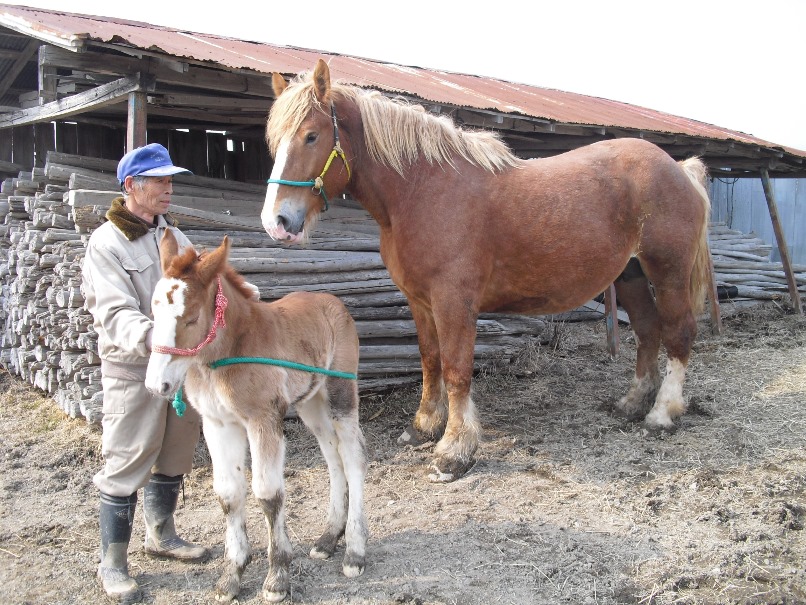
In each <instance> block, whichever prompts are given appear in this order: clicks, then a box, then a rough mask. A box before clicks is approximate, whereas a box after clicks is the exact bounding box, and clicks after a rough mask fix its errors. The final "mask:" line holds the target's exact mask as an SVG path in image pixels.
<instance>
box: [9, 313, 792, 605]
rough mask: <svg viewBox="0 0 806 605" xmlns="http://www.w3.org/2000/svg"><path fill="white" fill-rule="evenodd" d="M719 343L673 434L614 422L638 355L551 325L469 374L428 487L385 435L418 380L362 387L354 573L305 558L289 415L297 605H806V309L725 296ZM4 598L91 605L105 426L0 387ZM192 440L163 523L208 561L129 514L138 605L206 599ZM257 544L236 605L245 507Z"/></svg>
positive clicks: (700, 359) (305, 440) (212, 517)
mask: <svg viewBox="0 0 806 605" xmlns="http://www.w3.org/2000/svg"><path fill="white" fill-rule="evenodd" d="M723 311H724V312H725V315H726V316H725V319H724V323H725V329H724V332H723V334H722V335H719V336H713V335H711V334H710V333H709V328H710V327H709V325H708V324H707V322H704V323H703V324H702V325H701V326H700V335H699V336H698V338H697V343H696V345H695V351H694V354H693V357H692V363H691V366H690V370H689V374H688V382H687V384H686V388H685V395H686V397H687V399H688V401H689V412H688V414H686V416H684V417H683V418H682V419H681V420H680V422H679V429H678V430H677V431H676V432H675V433H674V434H660V435H654V434H648V433H646V431H644V430H643V428H642V426H641V425H640V424H639V423H632V422H627V421H625V420H623V419H621V418H619V417H617V416H616V415H614V414H613V410H612V403H613V402H614V401H615V400H616V399H617V398H618V397H620V396H621V394H623V392H624V390H625V389H626V388H627V386H628V384H629V381H630V378H631V376H632V364H633V361H634V356H635V350H634V343H633V340H632V336H631V334H630V333H629V332H628V331H627V330H622V331H621V342H620V353H619V357H618V359H617V360H615V361H611V360H610V359H609V357H608V355H607V349H606V341H605V335H604V325H603V323H602V322H598V323H597V322H585V323H575V324H557V325H554V326H550V329H549V330H548V331H547V333H546V335H545V338H543V339H539V340H536V341H535V342H533V343H531V344H529V345H528V346H526V347H525V348H524V350H523V353H522V355H521V356H520V358H519V359H518V360H516V362H515V363H513V364H509V365H506V366H501V367H498V368H496V369H494V370H493V369H490V370H485V371H484V372H482V374H481V375H480V376H479V377H478V379H477V381H476V383H475V390H474V400H475V401H476V404H477V406H478V409H479V413H480V417H481V421H482V424H483V426H484V431H485V433H484V440H483V442H482V445H481V447H480V450H479V456H478V463H477V464H476V466H475V467H474V468H473V469H472V471H471V472H470V473H469V474H468V475H467V476H465V477H464V478H462V479H461V480H459V481H456V482H454V483H450V484H445V485H434V484H430V483H428V482H427V481H426V479H425V467H426V465H427V463H428V461H429V460H430V456H431V451H430V447H429V446H426V447H423V448H417V449H415V448H411V447H407V448H403V449H401V448H399V447H398V446H397V445H396V444H395V439H396V437H397V435H398V434H399V433H400V431H401V430H402V428H403V427H404V426H405V424H406V423H407V422H409V421H410V419H411V416H412V414H413V413H414V411H415V410H416V407H417V403H418V389H416V388H410V389H400V390H395V391H390V392H386V393H375V394H371V395H365V396H364V398H363V400H362V413H361V417H362V423H363V427H364V431H365V434H366V437H367V443H368V448H369V453H370V457H371V460H372V462H371V465H370V469H369V473H368V476H367V486H366V506H367V513H368V517H369V523H370V531H371V536H370V542H369V545H368V548H369V561H368V566H367V570H366V572H365V574H364V575H363V576H362V577H360V578H358V579H355V580H350V579H347V578H345V577H344V576H342V575H341V573H340V567H341V566H340V557H341V554H342V552H341V551H339V552H337V554H336V557H335V558H334V560H333V561H314V560H311V559H308V558H307V556H306V553H307V551H308V550H309V548H310V546H311V544H312V541H313V540H314V539H315V538H316V537H317V536H318V533H319V532H320V531H321V529H322V527H323V523H324V516H325V511H326V506H327V487H326V485H327V471H326V468H325V465H324V462H323V460H322V457H321V454H320V453H319V451H318V448H317V446H316V444H315V441H314V439H313V438H312V437H311V436H310V434H309V433H308V432H307V431H306V430H305V429H304V427H303V426H302V425H301V424H299V423H298V422H297V421H293V420H292V421H287V423H286V433H287V437H288V460H287V473H286V474H287V477H286V482H287V492H288V503H287V513H288V529H289V535H290V538H291V541H292V544H293V546H294V556H295V559H294V561H293V564H292V569H293V577H292V586H293V594H292V599H293V601H294V602H297V603H323V604H328V605H336V604H344V603H350V604H358V605H381V604H383V605H387V604H392V603H408V604H415V603H419V604H429V605H447V604H453V603H458V604H463V605H490V604H494V603H524V604H526V603H528V604H536V605H549V604H552V605H553V604H555V603H574V604H576V603H581V604H585V605H592V604H615V603H625V604H626V603H630V604H639V603H640V604H671V603H690V604H694V603H698V604H699V603H702V604H722V603H724V604H729V603H742V604H745V603H747V604H749V603H759V604H760V603H765V604H772V603H779V604H795V603H804V602H806V590H805V589H804V586H806V539H805V538H804V531H803V525H804V522H805V521H806V495H805V493H806V450H805V449H804V434H805V432H804V429H805V428H806V426H804V425H805V423H806V319H804V318H803V317H798V316H795V315H793V314H792V313H791V312H789V311H788V309H786V308H782V307H780V306H777V305H775V304H767V305H764V306H760V307H755V308H752V309H744V310H742V309H736V310H732V309H731V308H730V306H729V305H724V306H723ZM2 389H3V394H2V398H0V445H1V446H2V451H3V457H2V459H0V466H1V467H2V475H1V476H2V492H1V493H0V562H2V564H1V565H0V602H2V603H9V604H12V605H22V604H30V605H33V604H36V605H39V604H43V605H44V604H48V605H62V604H65V605H66V604H73V603H76V604H77V603H82V604H83V603H95V602H99V592H98V589H97V588H96V587H95V584H94V578H93V575H94V571H95V566H96V557H97V548H98V536H97V521H96V511H97V493H96V490H95V488H94V486H93V485H92V474H93V473H94V472H95V470H96V469H97V468H98V465H99V464H100V453H99V443H100V434H99V431H98V430H97V429H92V428H90V427H88V426H87V425H86V424H85V423H84V422H83V421H75V420H69V419H67V418H64V417H62V416H61V414H60V412H58V411H56V409H55V407H54V406H53V404H52V403H51V402H49V400H47V399H43V398H41V397H40V396H39V395H37V394H36V392H34V391H32V390H31V389H30V388H27V387H25V386H23V385H21V384H20V383H19V382H18V381H16V380H15V379H13V378H11V377H9V376H3V377H2ZM211 484H212V469H211V468H210V465H209V459H208V458H207V455H206V452H205V451H204V448H203V447H200V448H199V455H198V456H197V463H196V469H195V470H194V472H193V474H192V475H191V476H189V477H188V480H187V481H186V484H185V494H184V503H183V504H182V505H181V507H180V510H179V511H178V513H177V522H178V524H179V526H180V528H181V529H182V531H183V533H185V535H187V537H189V538H190V539H193V540H196V541H199V542H202V543H205V544H207V545H209V546H211V547H212V548H213V553H214V557H213V558H212V559H211V560H209V561H207V562H204V563H201V564H195V565H181V564H178V563H171V562H165V561H154V560H152V559H148V558H146V557H145V556H144V555H143V553H142V551H141V547H142V531H143V530H142V528H143V524H142V518H141V516H140V515H141V513H140V512H139V511H138V516H137V518H136V520H135V537H134V538H133V540H132V545H131V548H130V561H131V568H132V572H133V573H134V574H135V576H136V577H137V578H138V581H139V582H140V583H141V585H142V586H143V588H144V593H145V599H146V600H145V602H146V603H156V604H160V605H162V604H165V605H167V604H171V605H175V604H191V603H192V604H201V603H209V602H211V600H210V594H211V589H212V587H213V585H214V584H215V581H216V579H217V577H218V575H219V573H220V568H221V565H222V555H223V546H222V538H223V520H222V519H223V518H222V513H221V511H220V509H219V507H218V504H217V502H216V499H215V496H214V494H213V492H212V488H211ZM248 530H249V534H250V538H251V540H252V544H253V546H254V547H255V551H254V559H253V561H252V563H251V565H250V566H249V567H248V568H247V571H246V574H245V577H244V580H245V581H244V588H243V591H242V594H241V596H240V603H242V604H257V603H260V602H261V597H260V587H261V584H262V581H263V576H264V575H265V572H266V554H265V546H266V539H265V528H264V524H263V521H262V517H261V514H260V509H259V507H258V505H257V504H256V503H255V502H254V500H253V499H251V500H250V505H249V518H248Z"/></svg>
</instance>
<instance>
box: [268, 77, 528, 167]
mask: <svg viewBox="0 0 806 605" xmlns="http://www.w3.org/2000/svg"><path fill="white" fill-rule="evenodd" d="M330 92H331V94H332V95H333V97H334V99H336V100H338V99H346V100H350V101H353V102H355V103H356V105H357V106H358V108H359V111H360V113H361V119H362V120H363V123H364V139H365V144H366V146H367V150H368V151H369V154H370V156H371V157H372V159H373V160H375V161H377V162H379V163H381V164H383V165H386V166H389V167H391V168H392V169H394V170H395V171H396V172H397V173H398V174H400V175H401V176H403V171H404V169H405V167H406V166H407V165H411V164H413V163H415V162H416V161H417V160H418V159H419V157H420V156H421V155H422V157H424V158H425V159H426V161H427V162H428V163H429V164H433V163H435V162H436V163H438V164H443V163H447V164H449V165H451V166H454V163H453V158H454V157H455V156H460V157H462V158H463V159H465V160H466V161H468V162H470V163H471V164H475V165H476V166H480V167H481V168H484V169H485V170H488V171H490V172H496V171H499V170H503V169H504V168H506V167H509V166H519V165H520V164H521V160H520V159H518V158H517V157H516V156H515V155H514V154H513V153H512V152H511V151H510V150H509V148H507V146H506V145H505V144H504V143H503V142H502V141H501V139H500V138H499V137H498V135H497V134H495V133H493V132H489V131H470V130H463V129H461V128H459V127H457V126H456V125H455V124H454V123H453V121H452V120H451V119H450V118H449V117H448V116H435V115H433V114H430V113H428V112H427V111H425V109H424V108H423V107H422V106H420V105H415V104H412V103H409V102H407V101H405V100H402V99H390V98H388V97H385V96H383V95H382V94H381V93H380V92H377V91H371V90H364V89H362V88H359V87H357V86H346V85H342V84H337V83H334V84H332V85H331V89H330ZM312 108H315V109H316V110H318V111H324V112H325V113H329V109H328V108H323V107H322V106H321V103H320V102H319V101H318V100H317V98H316V95H315V94H314V86H313V78H312V74H311V73H310V72H306V73H302V74H300V75H298V76H297V77H296V78H295V79H294V80H292V81H291V83H290V84H289V85H288V88H286V89H285V91H284V92H283V94H281V95H280V96H279V98H278V99H277V100H276V101H275V102H274V104H273V105H272V108H271V112H270V113H269V121H268V124H267V125H266V141H267V143H268V145H269V149H270V150H271V153H272V155H276V152H277V147H278V146H279V144H280V141H281V140H282V138H283V137H284V136H286V135H288V134H293V133H295V132H296V131H297V130H298V129H299V127H300V125H301V124H302V121H303V120H304V119H305V117H306V116H307V115H308V113H309V112H310V111H311V109H312Z"/></svg>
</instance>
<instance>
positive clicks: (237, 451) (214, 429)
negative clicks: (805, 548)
mask: <svg viewBox="0 0 806 605" xmlns="http://www.w3.org/2000/svg"><path fill="white" fill-rule="evenodd" d="M202 428H203V430H204V438H205V441H206V442H207V448H208V450H209V451H210V458H211V459H212V461H213V489H214V490H215V493H216V495H217V496H218V501H219V503H220V504H221V508H222V509H223V511H224V516H225V519H226V534H225V542H224V558H225V559H226V564H225V567H224V572H223V573H222V574H221V578H220V579H219V580H218V583H217V584H216V590H215V598H216V600H217V601H220V602H228V601H231V600H232V599H234V598H235V597H236V596H238V593H239V592H240V591H241V576H242V575H243V571H244V568H245V567H246V566H247V564H248V563H249V560H250V559H251V553H250V550H249V540H248V539H247V535H246V518H245V516H244V508H245V504H246V477H245V475H244V466H245V465H246V432H245V431H244V429H243V427H242V426H240V425H237V424H231V423H228V424H224V423H222V422H220V421H218V420H214V419H210V418H205V419H204V423H203V424H202Z"/></svg>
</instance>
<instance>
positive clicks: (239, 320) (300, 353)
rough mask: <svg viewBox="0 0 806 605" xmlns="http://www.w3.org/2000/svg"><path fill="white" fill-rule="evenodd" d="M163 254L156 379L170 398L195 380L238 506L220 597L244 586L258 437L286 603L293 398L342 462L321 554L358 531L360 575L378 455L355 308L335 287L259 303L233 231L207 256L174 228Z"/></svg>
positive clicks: (333, 476) (334, 478) (329, 455)
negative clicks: (361, 387)
mask: <svg viewBox="0 0 806 605" xmlns="http://www.w3.org/2000/svg"><path fill="white" fill-rule="evenodd" d="M160 253H161V257H162V269H163V275H164V277H163V278H162V279H161V280H160V281H159V282H158V284H157V286H156V288H155V291H154V298H153V302H152V305H151V308H152V310H153V312H154V337H153V345H152V352H151V357H150V359H149V362H148V370H147V375H146V386H147V387H148V388H149V389H150V390H151V391H152V392H154V393H155V394H158V395H161V396H163V397H167V396H170V395H172V394H174V393H176V392H177V391H178V392H180V393H181V392H182V390H180V389H181V387H182V384H183V382H184V389H183V390H184V393H185V394H186V395H187V397H188V399H189V401H190V402H191V404H192V405H193V406H195V407H196V408H197V409H198V411H199V413H200V414H201V416H202V419H203V422H202V427H203V430H204V437H205V440H206V442H207V446H208V449H209V451H210V456H211V458H212V461H213V487H214V489H215V492H216V494H217V495H218V498H219V501H220V503H221V508H222V509H223V510H224V514H225V516H226V540H225V558H226V561H227V563H226V566H225V569H224V572H223V574H222V576H221V579H220V580H219V581H218V584H217V586H216V594H215V597H216V599H217V600H218V601H231V600H232V599H234V598H235V597H236V596H237V595H238V592H239V591H240V584H241V576H242V574H243V571H244V568H245V567H246V565H247V563H248V562H249V559H250V558H251V555H250V551H249V542H248V539H247V535H246V518H245V511H244V507H245V504H246V485H247V483H246V477H245V474H244V468H245V465H246V455H247V447H248V448H249V451H250V452H251V460H252V466H251V468H252V491H253V492H254V494H255V496H256V497H257V500H258V502H259V503H260V506H261V508H262V509H263V513H264V515H265V517H266V524H267V527H268V543H269V545H268V561H269V570H268V574H267V576H266V580H265V582H264V584H263V597H264V598H265V599H266V600H268V601H281V600H283V599H284V598H285V596H286V594H287V593H288V591H289V587H290V581H289V575H288V574H289V564H290V561H291V544H290V542H289V540H288V536H287V535H286V530H285V487H284V483H283V466H284V462H285V460H284V458H285V437H284V435H283V418H284V417H285V414H286V411H287V410H288V409H289V407H291V406H293V407H294V408H296V411H297V415H298V416H299V418H300V419H301V420H302V421H303V422H304V423H305V424H306V426H308V428H310V429H311V431H312V432H313V433H314V435H315V436H316V439H317V440H318V442H319V447H320V448H321V449H322V453H323V455H324V458H325V460H326V462H327V465H328V469H329V472H330V507H329V512H328V519H327V526H326V528H325V531H324V533H323V534H322V536H321V537H320V538H319V539H318V540H317V541H316V543H315V545H314V547H313V549H312V550H311V553H310V554H311V556H312V557H315V558H327V557H330V556H331V555H332V554H333V552H334V551H335V549H336V544H337V542H338V541H339V538H340V537H341V536H342V535H345V534H346V535H345V538H346V542H347V548H346V551H345V554H344V560H343V563H342V570H343V572H344V574H345V575H347V576H349V577H354V576H357V575H359V574H361V573H362V572H363V571H364V564H365V546H366V540H367V524H366V520H365V517H364V510H363V491H364V477H365V474H366V468H367V464H366V453H365V446H364V436H363V434H362V431H361V428H360V427H359V424H358V387H357V384H356V380H355V379H356V372H357V369H358V334H357V332H356V329H355V322H354V321H353V319H352V317H351V316H350V314H349V313H348V312H347V309H346V308H345V307H344V305H343V304H342V303H341V301H339V299H338V298H336V297H335V296H332V295H330V294H314V293H310V292H295V293H292V294H289V295H288V296H286V297H284V298H282V299H280V300H278V301H274V302H271V303H265V302H259V301H256V300H255V299H254V298H253V294H254V293H253V291H252V290H250V289H249V288H248V287H247V286H246V285H245V284H244V281H243V278H242V277H241V276H240V275H238V274H237V273H236V272H235V271H234V269H232V267H231V266H230V265H229V263H228V261H227V259H228V253H229V239H228V238H227V237H226V236H225V237H224V241H223V242H222V244H221V246H219V248H218V249H216V250H214V251H213V252H211V253H209V254H202V255H201V256H197V254H196V251H195V250H194V249H193V248H192V247H188V249H186V250H184V251H182V252H181V253H180V252H179V250H178V249H177V242H176V239H175V238H174V236H173V234H172V233H171V232H170V231H168V232H166V234H165V236H164V237H163V240H162V243H161V245H160ZM205 335H206V337H205ZM175 405H176V401H175ZM177 411H178V412H179V409H178V410H177Z"/></svg>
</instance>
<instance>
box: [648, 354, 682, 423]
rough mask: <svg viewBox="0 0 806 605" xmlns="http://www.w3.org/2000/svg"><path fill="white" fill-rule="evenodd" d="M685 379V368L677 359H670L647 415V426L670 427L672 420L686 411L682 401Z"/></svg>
mask: <svg viewBox="0 0 806 605" xmlns="http://www.w3.org/2000/svg"><path fill="white" fill-rule="evenodd" d="M685 379H686V366H685V365H684V364H683V363H682V362H681V361H680V360H679V359H670V360H669V361H668V362H667V363H666V377H665V378H664V379H663V384H661V386H660V390H659V391H658V397H657V399H656V400H655V405H654V406H653V407H652V410H651V411H650V412H649V414H647V417H646V420H645V421H646V422H647V424H650V425H654V426H660V427H667V428H668V427H671V426H673V424H674V423H673V422H672V419H673V418H676V417H678V416H680V415H681V414H682V413H683V412H685V411H686V404H685V402H684V401H683V382H684V381H685Z"/></svg>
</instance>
